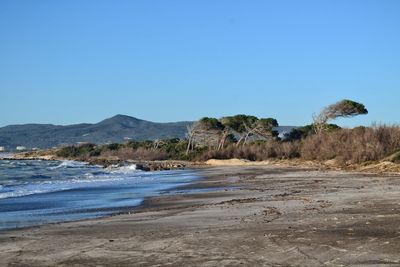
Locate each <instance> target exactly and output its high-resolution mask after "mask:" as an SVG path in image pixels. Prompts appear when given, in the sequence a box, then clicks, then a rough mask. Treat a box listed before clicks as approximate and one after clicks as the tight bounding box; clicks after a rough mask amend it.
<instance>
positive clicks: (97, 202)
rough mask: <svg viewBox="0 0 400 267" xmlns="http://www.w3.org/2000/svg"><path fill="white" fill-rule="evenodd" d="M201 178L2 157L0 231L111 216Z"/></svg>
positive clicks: (183, 173)
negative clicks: (14, 159)
mask: <svg viewBox="0 0 400 267" xmlns="http://www.w3.org/2000/svg"><path fill="white" fill-rule="evenodd" d="M196 179H199V177H198V175H196V172H194V171H190V170H177V171H162V172H142V171H139V170H136V168H135V165H130V166H124V167H111V168H107V169H103V168H101V167H100V166H89V165H87V164H85V163H80V162H74V161H63V162H61V161H9V160H0V230H4V229H13V228H20V227H27V226H35V225H41V224H45V223H53V222H64V221H73V220H80V219H88V218H95V217H100V216H106V215H110V214H113V213H117V212H121V211H125V210H128V209H131V208H133V207H135V206H138V205H140V204H141V203H142V201H143V200H144V198H146V197H151V196H156V195H159V194H163V193H165V191H166V190H170V189H172V188H175V187H178V186H182V185H186V184H189V183H191V182H193V181H194V180H196Z"/></svg>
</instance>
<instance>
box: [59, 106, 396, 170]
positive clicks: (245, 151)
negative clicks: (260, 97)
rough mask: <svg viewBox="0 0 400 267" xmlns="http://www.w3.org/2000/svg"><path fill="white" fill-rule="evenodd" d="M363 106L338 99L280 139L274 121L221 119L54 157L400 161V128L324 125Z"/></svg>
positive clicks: (363, 110) (237, 117) (70, 150)
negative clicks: (181, 133) (183, 131)
mask: <svg viewBox="0 0 400 267" xmlns="http://www.w3.org/2000/svg"><path fill="white" fill-rule="evenodd" d="M367 113H368V111H367V109H366V108H365V106H364V105H363V104H360V103H357V102H354V101H351V100H342V101H340V102H337V103H335V104H333V105H330V106H328V107H326V108H324V109H323V110H322V112H321V113H320V114H319V115H318V116H317V117H314V123H313V124H310V125H306V126H303V127H299V128H295V129H293V130H292V131H291V132H290V133H287V134H285V136H284V138H282V139H280V138H278V134H277V133H276V132H274V131H273V129H274V127H276V126H278V121H277V120H276V119H273V118H261V119H259V118H257V117H255V116H250V115H244V114H240V115H235V116H227V117H223V118H221V119H216V118H208V117H204V118H202V119H200V120H199V121H197V122H196V123H194V124H193V125H190V126H188V129H187V138H186V139H184V140H181V139H178V138H174V139H165V140H155V141H140V142H139V141H129V142H127V143H125V144H107V145H94V144H84V145H79V146H68V147H64V148H61V149H59V150H58V152H57V156H59V157H64V158H75V159H76V158H78V159H85V158H88V157H97V156H100V157H115V158H118V159H122V160H126V159H133V160H166V159H172V160H208V159H231V158H239V159H247V160H251V161H261V160H268V159H293V158H300V159H304V160H320V161H326V160H335V162H337V163H338V164H342V165H346V164H353V163H363V162H368V161H377V160H382V159H386V160H389V161H392V162H395V163H399V162H400V127H399V126H385V125H381V126H372V127H357V128H354V129H342V128H340V127H339V126H337V125H335V124H329V123H328V122H329V121H331V120H334V119H336V118H338V117H352V116H356V115H360V114H367Z"/></svg>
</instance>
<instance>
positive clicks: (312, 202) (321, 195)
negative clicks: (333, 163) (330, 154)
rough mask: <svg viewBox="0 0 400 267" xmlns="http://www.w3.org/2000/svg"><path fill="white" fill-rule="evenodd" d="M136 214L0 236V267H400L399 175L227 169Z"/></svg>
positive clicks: (216, 169) (205, 172)
mask: <svg viewBox="0 0 400 267" xmlns="http://www.w3.org/2000/svg"><path fill="white" fill-rule="evenodd" d="M201 172H202V173H203V175H204V177H206V179H204V180H202V181H200V182H198V183H196V184H193V185H192V186H190V188H208V187H211V188H215V189H216V190H215V191H210V192H206V193H198V194H179V195H165V196H160V197H156V198H152V199H148V200H146V202H145V203H144V205H143V206H142V207H141V208H139V209H137V210H135V211H134V212H133V213H132V214H126V215H118V216H113V217H109V218H102V219H96V220H87V221H80V222H73V223H62V224H54V225H46V226H42V227H36V228H30V229H23V230H16V231H8V232H1V233H0V266H368V265H369V266H400V176H395V175H391V176H389V175H387V176H385V175H375V174H365V173H351V172H342V171H318V170H312V169H301V168H288V167H276V166H275V167H272V166H270V167H268V166H242V167H235V166H229V167H228V166H227V167H214V168H206V169H203V170H201Z"/></svg>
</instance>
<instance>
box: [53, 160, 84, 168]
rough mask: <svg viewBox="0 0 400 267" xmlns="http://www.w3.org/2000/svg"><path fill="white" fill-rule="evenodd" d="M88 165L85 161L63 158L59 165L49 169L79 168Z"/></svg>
mask: <svg viewBox="0 0 400 267" xmlns="http://www.w3.org/2000/svg"><path fill="white" fill-rule="evenodd" d="M86 165H88V163H86V162H80V161H73V160H64V161H62V162H61V163H60V165H58V166H55V167H51V168H50V169H52V170H55V169H62V168H64V169H65V168H79V167H83V166H86Z"/></svg>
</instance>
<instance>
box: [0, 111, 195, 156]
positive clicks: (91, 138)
mask: <svg viewBox="0 0 400 267" xmlns="http://www.w3.org/2000/svg"><path fill="white" fill-rule="evenodd" d="M191 123H193V122H189V121H184V122H172V123H156V122H150V121H145V120H140V119H137V118H134V117H130V116H125V115H116V116H114V117H112V118H109V119H105V120H103V121H101V122H99V123H95V124H89V123H82V124H74V125H66V126H60V125H52V124H23V125H9V126H5V127H2V128H0V146H3V147H5V148H6V149H8V150H14V149H15V148H16V147H17V146H24V147H26V148H28V149H31V148H51V147H57V146H62V145H71V144H78V143H81V142H89V143H95V144H105V143H122V142H126V141H128V140H136V141H137V140H155V139H166V138H175V137H176V138H184V137H185V133H186V126H187V125H189V124H191Z"/></svg>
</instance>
